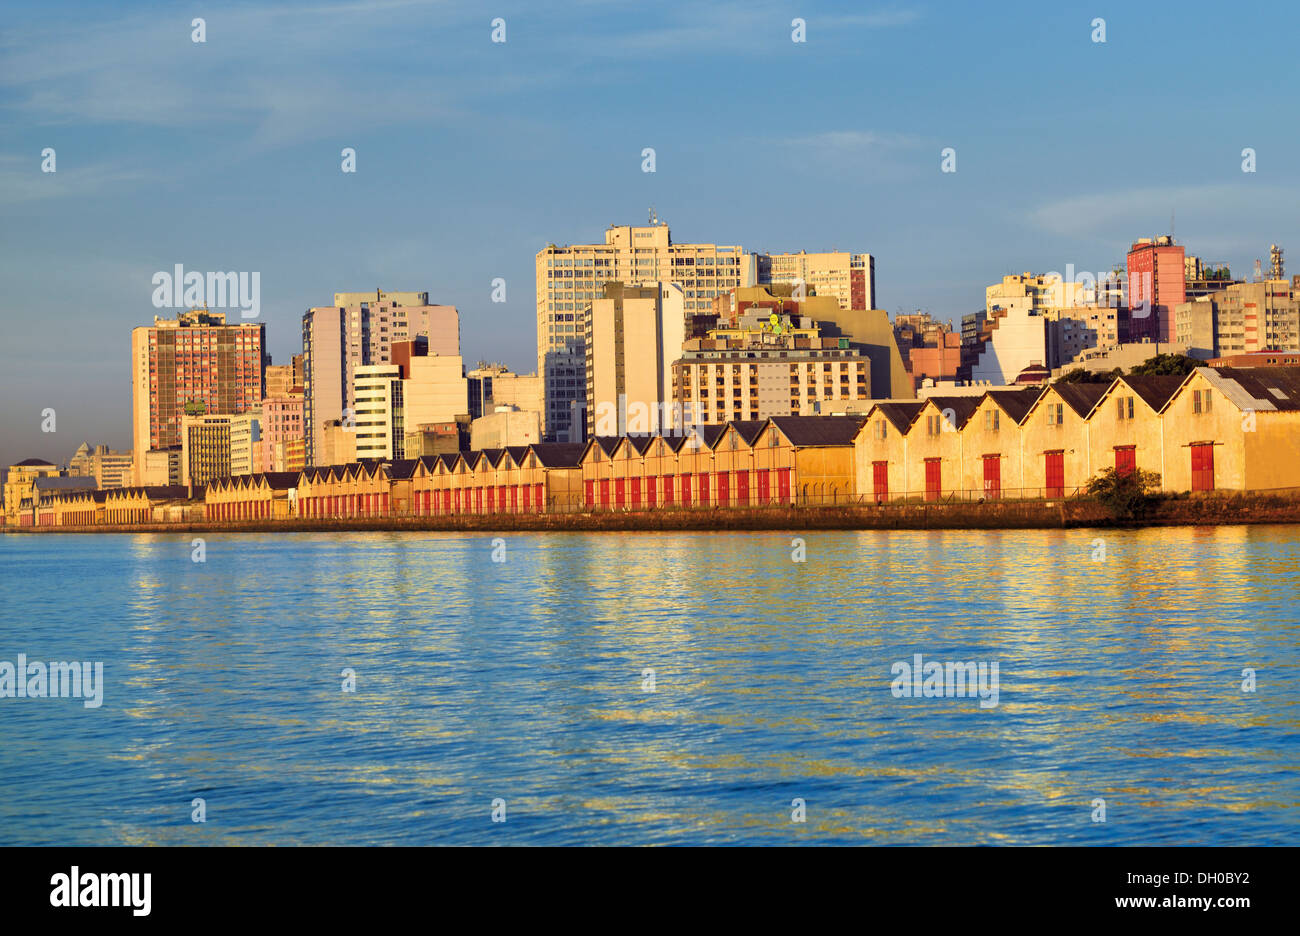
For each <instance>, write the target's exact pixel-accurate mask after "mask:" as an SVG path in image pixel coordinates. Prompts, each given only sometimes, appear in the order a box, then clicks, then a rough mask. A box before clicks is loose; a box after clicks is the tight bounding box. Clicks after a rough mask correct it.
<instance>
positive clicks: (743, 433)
mask: <svg viewBox="0 0 1300 936" xmlns="http://www.w3.org/2000/svg"><path fill="white" fill-rule="evenodd" d="M727 425H729V426H732V427H734V428H735V430H736V432H738V433H740V437H741V438H742V439H744V440H745V444H746V445H751V446H752V445H753V444H754V440H755V439H757V438H758V434H759V433H760V432H762V431H763V427H764V426H766V425H767V420H766V419H733V420H732V421H731V422H729V423H727Z"/></svg>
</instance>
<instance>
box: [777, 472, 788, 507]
mask: <svg viewBox="0 0 1300 936" xmlns="http://www.w3.org/2000/svg"><path fill="white" fill-rule="evenodd" d="M776 499H777V500H778V501H779V502H780V503H782V504H788V503H790V469H789V468H778V469H777V470H776Z"/></svg>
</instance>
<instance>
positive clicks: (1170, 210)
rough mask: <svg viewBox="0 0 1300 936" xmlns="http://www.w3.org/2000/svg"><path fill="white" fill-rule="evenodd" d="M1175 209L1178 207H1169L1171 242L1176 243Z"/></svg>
mask: <svg viewBox="0 0 1300 936" xmlns="http://www.w3.org/2000/svg"><path fill="white" fill-rule="evenodd" d="M1175 210H1176V209H1174V208H1170V209H1169V240H1170V242H1171V243H1175V241H1174V211H1175Z"/></svg>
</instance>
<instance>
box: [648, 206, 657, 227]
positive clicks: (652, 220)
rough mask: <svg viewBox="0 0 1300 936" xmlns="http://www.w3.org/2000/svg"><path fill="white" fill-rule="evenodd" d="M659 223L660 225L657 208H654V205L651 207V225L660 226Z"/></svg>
mask: <svg viewBox="0 0 1300 936" xmlns="http://www.w3.org/2000/svg"><path fill="white" fill-rule="evenodd" d="M658 223H659V217H658V216H657V215H656V214H655V206H654V205H651V206H650V225H651V226H652V227H653V226H654V225H656V224H658Z"/></svg>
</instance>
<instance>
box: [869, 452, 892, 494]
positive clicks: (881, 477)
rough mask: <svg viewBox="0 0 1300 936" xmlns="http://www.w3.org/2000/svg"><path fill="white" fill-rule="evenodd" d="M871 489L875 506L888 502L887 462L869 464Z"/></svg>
mask: <svg viewBox="0 0 1300 936" xmlns="http://www.w3.org/2000/svg"><path fill="white" fill-rule="evenodd" d="M871 489H872V490H873V491H874V492H875V495H876V503H877V504H879V503H881V502H882V501H887V500H889V462H887V461H878V462H872V463H871Z"/></svg>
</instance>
